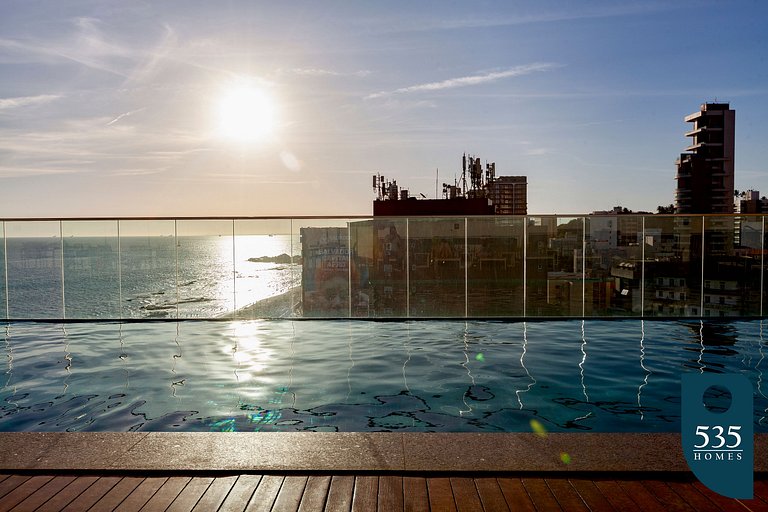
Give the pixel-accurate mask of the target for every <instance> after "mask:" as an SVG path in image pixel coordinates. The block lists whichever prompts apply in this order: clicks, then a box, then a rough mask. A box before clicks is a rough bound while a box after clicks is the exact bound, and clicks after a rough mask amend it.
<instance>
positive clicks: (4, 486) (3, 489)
mask: <svg viewBox="0 0 768 512" xmlns="http://www.w3.org/2000/svg"><path fill="white" fill-rule="evenodd" d="M29 478H30V477H28V476H25V475H11V476H10V477H8V478H6V479H5V480H3V481H2V482H0V498H2V497H3V496H5V495H6V494H8V493H9V492H11V491H13V490H14V489H15V488H17V487H18V486H20V485H21V484H23V483H24V482H26V481H27V480H29Z"/></svg>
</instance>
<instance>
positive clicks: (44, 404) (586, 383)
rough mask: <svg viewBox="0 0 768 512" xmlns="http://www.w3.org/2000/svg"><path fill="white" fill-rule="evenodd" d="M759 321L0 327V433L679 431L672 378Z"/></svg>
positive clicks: (752, 361)
mask: <svg viewBox="0 0 768 512" xmlns="http://www.w3.org/2000/svg"><path fill="white" fill-rule="evenodd" d="M762 329H763V325H762V322H761V321H759V320H758V321H742V322H728V323H706V322H700V321H698V320H697V321H678V322H670V321H640V320H621V321H597V320H588V321H580V320H564V321H550V322H489V321H469V322H464V321H446V320H440V321H414V322H402V321H401V322H369V321H338V320H337V321H323V320H311V321H290V320H261V321H241V322H221V321H217V322H216V321H187V322H178V323H166V322H141V323H127V324H118V323H72V324H56V323H11V324H6V325H2V326H0V346H1V347H3V351H4V352H5V362H4V365H3V367H2V370H0V430H2V431H178V430H181V431H233V430H234V431H443V432H466V431H474V432H499V431H510V432H516V431H518V432H519V431H529V430H530V428H531V427H530V423H531V420H532V419H536V420H538V421H539V422H541V424H543V425H544V427H545V428H546V429H548V430H549V431H572V432H575V431H593V432H625V431H628V432H679V430H680V417H679V409H680V375H681V374H682V373H684V372H697V373H698V372H716V373H738V374H744V375H747V376H748V377H749V379H750V380H751V381H752V384H753V388H754V393H755V395H754V398H755V400H754V423H755V429H756V431H757V432H765V431H767V429H766V425H768V419H766V416H768V412H766V411H767V410H768V399H767V398H766V391H768V390H766V384H765V383H764V382H763V381H764V377H763V372H764V369H765V368H766V367H767V366H768V361H764V359H765V354H766V353H767V352H768V350H766V347H765V341H764V339H763V334H762Z"/></svg>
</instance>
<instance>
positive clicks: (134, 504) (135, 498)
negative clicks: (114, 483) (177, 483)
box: [115, 476, 168, 512]
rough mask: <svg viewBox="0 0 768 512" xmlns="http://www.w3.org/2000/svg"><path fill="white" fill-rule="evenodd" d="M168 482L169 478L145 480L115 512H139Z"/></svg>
mask: <svg viewBox="0 0 768 512" xmlns="http://www.w3.org/2000/svg"><path fill="white" fill-rule="evenodd" d="M167 480H168V478H167V477H157V476H156V477H151V478H145V479H144V481H143V482H141V483H140V484H139V485H138V487H136V489H134V490H133V492H132V493H131V494H129V495H128V497H126V498H125V500H123V502H122V503H121V504H120V505H119V506H118V507H117V508H116V509H115V512H138V511H139V510H141V507H143V506H144V505H146V504H147V502H148V501H149V500H150V499H152V496H154V495H155V493H156V492H157V491H158V490H159V489H160V488H161V487H162V486H163V484H164V483H165V482H166V481H167Z"/></svg>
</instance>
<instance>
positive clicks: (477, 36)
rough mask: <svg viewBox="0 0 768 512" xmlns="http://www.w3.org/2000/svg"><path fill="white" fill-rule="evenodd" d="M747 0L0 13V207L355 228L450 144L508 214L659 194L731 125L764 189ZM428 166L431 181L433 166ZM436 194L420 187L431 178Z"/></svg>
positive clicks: (762, 77)
mask: <svg viewBox="0 0 768 512" xmlns="http://www.w3.org/2000/svg"><path fill="white" fill-rule="evenodd" d="M766 15H768V6H767V5H765V4H763V3H760V2H751V1H739V2H732V3H729V4H727V5H721V4H720V3H718V2H693V1H685V2H676V3H674V4H672V5H670V4H669V3H667V2H656V1H642V2H636V3H632V4H628V5H624V4H616V3H615V2H584V3H579V4H578V5H577V6H574V5H572V4H571V3H569V2H545V3H541V2H528V3H517V4H515V5H507V4H506V3H503V2H480V3H472V4H464V3H447V4H446V3H444V2H427V3H418V4H415V5H413V4H411V3H408V2H394V3H393V2H389V3H387V4H373V3H370V4H369V3H344V2H324V3H322V4H314V3H310V2H296V3H293V4H291V7H285V6H281V5H271V4H268V3H253V2H245V1H225V2H219V3H217V4H215V6H212V5H210V4H207V3H197V2H195V3H188V2H164V3H162V4H154V3H122V2H111V1H110V2H95V1H94V2H91V1H77V2H67V5H66V7H64V6H62V5H61V4H60V3H58V2H52V1H43V2H38V3H35V4H32V5H30V4H28V3H25V2H8V3H4V4H3V5H2V6H0V189H1V190H2V198H3V200H2V201H0V217H88V216H190V215H195V216H204V215H235V216H241V215H254V216H266V215H285V216H290V215H367V214H370V213H371V212H372V201H373V199H374V196H373V193H372V191H371V187H370V176H371V175H372V174H375V173H377V172H378V173H381V174H383V175H386V176H387V177H388V178H391V179H396V180H397V181H398V183H399V184H400V185H402V186H404V187H406V188H408V189H410V191H411V193H412V195H418V194H420V193H422V194H425V195H426V196H427V197H430V198H432V197H434V196H435V189H436V186H435V185H436V183H435V181H436V177H437V180H438V183H437V184H438V185H442V183H443V182H446V183H452V182H453V180H454V179H455V178H456V177H458V176H459V175H460V173H461V156H462V154H463V153H465V152H466V153H468V154H473V155H476V156H479V157H481V158H482V159H483V162H485V161H486V160H487V161H489V162H496V169H497V175H499V176H505V175H525V176H527V179H528V212H529V213H530V214H537V213H561V214H569V213H574V214H576V213H589V212H591V211H594V210H606V209H610V208H612V207H613V206H616V205H622V206H624V207H628V208H630V209H632V210H645V211H655V208H656V206H657V205H668V204H670V203H673V202H674V193H675V172H676V170H675V159H676V158H678V157H679V154H680V151H681V148H684V147H685V146H686V145H687V140H686V137H685V135H684V133H685V132H686V131H687V130H688V126H687V125H686V123H685V121H684V117H685V116H686V115H688V114H689V113H690V112H693V111H695V110H697V109H698V107H699V105H700V104H702V103H706V102H714V101H719V102H728V103H730V105H731V108H733V109H734V110H735V111H736V130H735V131H736V142H735V188H736V189H738V190H745V189H756V190H760V191H761V195H765V194H766V193H768V164H766V163H765V158H764V155H763V154H762V153H763V147H764V142H763V141H764V140H768V128H766V127H765V125H764V123H763V122H762V120H763V119H764V118H765V117H766V114H768V101H766V100H767V99H768V76H767V75H766V69H768V66H766V55H768V36H767V35H766V34H765V30H764V21H763V20H764V19H766ZM436 170H437V172H438V173H439V175H438V176H436ZM437 188H438V189H439V190H438V195H441V194H440V191H441V189H442V187H441V186H440V187H437Z"/></svg>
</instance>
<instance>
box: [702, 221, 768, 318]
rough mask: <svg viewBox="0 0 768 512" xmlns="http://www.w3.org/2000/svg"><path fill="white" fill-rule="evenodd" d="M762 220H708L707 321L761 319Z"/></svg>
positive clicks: (706, 239) (705, 228)
mask: <svg viewBox="0 0 768 512" xmlns="http://www.w3.org/2000/svg"><path fill="white" fill-rule="evenodd" d="M762 227H763V226H762V217H760V216H740V217H734V216H722V217H719V216H718V217H714V216H713V217H709V216H708V217H705V219H704V286H703V290H704V314H703V316H704V317H715V318H720V317H738V316H759V315H760V294H761V289H760V256H761V250H762V240H761V237H762Z"/></svg>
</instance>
